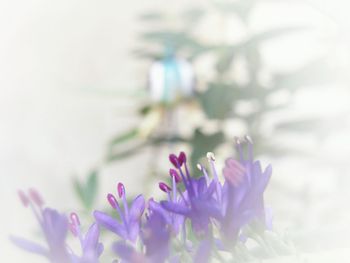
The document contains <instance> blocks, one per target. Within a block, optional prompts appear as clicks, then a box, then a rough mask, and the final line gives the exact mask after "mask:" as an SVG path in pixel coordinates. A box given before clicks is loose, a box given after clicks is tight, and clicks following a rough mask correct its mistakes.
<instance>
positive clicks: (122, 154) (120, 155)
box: [106, 142, 148, 162]
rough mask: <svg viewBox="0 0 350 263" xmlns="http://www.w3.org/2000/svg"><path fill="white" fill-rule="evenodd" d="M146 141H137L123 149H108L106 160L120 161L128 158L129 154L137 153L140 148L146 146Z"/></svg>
mask: <svg viewBox="0 0 350 263" xmlns="http://www.w3.org/2000/svg"><path fill="white" fill-rule="evenodd" d="M147 145H148V143H146V142H141V143H137V144H136V145H134V146H130V147H128V148H127V149H124V150H118V151H112V150H111V151H110V152H109V153H108V155H107V159H106V161H107V162H113V161H120V160H123V159H126V158H129V157H130V156H133V155H135V154H137V153H138V152H139V151H140V150H141V149H142V148H144V147H146V146H147Z"/></svg>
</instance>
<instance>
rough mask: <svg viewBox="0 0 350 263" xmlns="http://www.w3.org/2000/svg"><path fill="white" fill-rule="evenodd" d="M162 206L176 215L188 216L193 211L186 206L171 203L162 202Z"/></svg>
mask: <svg viewBox="0 0 350 263" xmlns="http://www.w3.org/2000/svg"><path fill="white" fill-rule="evenodd" d="M160 204H161V206H162V207H163V208H164V209H166V210H168V211H171V212H173V213H176V214H181V215H188V214H189V213H190V211H191V209H189V208H188V207H186V206H185V205H180V204H177V203H173V202H169V201H161V202H160Z"/></svg>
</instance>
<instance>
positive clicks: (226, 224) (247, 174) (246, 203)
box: [221, 136, 272, 242]
mask: <svg viewBox="0 0 350 263" xmlns="http://www.w3.org/2000/svg"><path fill="white" fill-rule="evenodd" d="M246 141H247V144H248V155H247V158H245V157H244V154H243V149H242V142H241V141H240V140H238V139H237V141H236V142H237V143H236V144H237V150H238V153H239V161H237V160H235V159H233V158H229V159H227V160H226V163H225V167H224V169H223V175H224V177H225V181H226V182H225V185H224V190H223V191H224V193H223V196H224V197H223V198H224V199H225V200H224V203H225V216H224V219H223V220H222V221H221V222H222V229H221V230H222V233H223V235H224V236H225V237H226V239H227V240H231V241H232V242H235V241H236V239H237V237H238V235H239V231H240V229H241V228H242V227H243V226H244V225H246V224H248V223H250V222H252V221H254V220H257V221H259V222H261V223H262V224H264V225H266V226H267V227H269V226H271V222H270V221H269V220H267V219H266V216H265V208H264V198H263V194H264V191H265V188H266V187H267V184H268V182H269V179H270V177H271V173H272V168H271V165H269V166H267V168H266V169H265V170H262V168H261V164H260V162H259V161H254V160H253V143H252V140H251V139H250V138H249V137H248V136H246Z"/></svg>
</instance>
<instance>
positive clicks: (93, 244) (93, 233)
mask: <svg viewBox="0 0 350 263" xmlns="http://www.w3.org/2000/svg"><path fill="white" fill-rule="evenodd" d="M99 236H100V229H99V227H98V224H96V223H94V224H92V225H91V226H90V228H89V230H88V232H87V233H86V235H85V238H84V241H83V251H84V253H88V252H92V253H94V254H97V247H98V239H99Z"/></svg>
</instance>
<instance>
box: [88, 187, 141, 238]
mask: <svg viewBox="0 0 350 263" xmlns="http://www.w3.org/2000/svg"><path fill="white" fill-rule="evenodd" d="M117 189H118V195H119V198H121V199H122V201H123V211H122V210H121V208H120V206H119V203H118V201H117V199H116V198H115V196H114V195H113V194H108V195H107V200H108V202H109V204H110V205H111V206H112V208H114V209H115V210H116V211H117V213H118V214H119V216H120V219H121V222H119V221H118V220H117V219H114V218H113V217H111V216H110V215H108V214H106V213H104V212H100V211H95V212H94V217H95V219H96V221H97V223H98V224H99V225H101V226H103V227H105V228H107V229H108V230H109V231H112V232H114V233H116V234H117V235H118V236H120V237H121V238H122V239H124V240H129V241H131V242H133V243H135V242H136V240H137V238H138V236H139V232H140V220H141V216H142V214H143V211H144V210H145V199H144V198H143V196H142V195H138V196H137V197H136V198H135V199H134V200H133V201H132V203H131V206H130V209H129V206H128V203H127V201H126V195H125V188H124V185H123V184H122V183H118V187H117Z"/></svg>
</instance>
